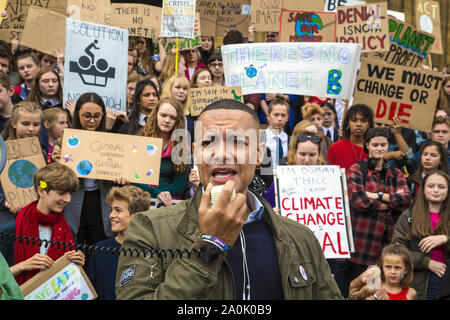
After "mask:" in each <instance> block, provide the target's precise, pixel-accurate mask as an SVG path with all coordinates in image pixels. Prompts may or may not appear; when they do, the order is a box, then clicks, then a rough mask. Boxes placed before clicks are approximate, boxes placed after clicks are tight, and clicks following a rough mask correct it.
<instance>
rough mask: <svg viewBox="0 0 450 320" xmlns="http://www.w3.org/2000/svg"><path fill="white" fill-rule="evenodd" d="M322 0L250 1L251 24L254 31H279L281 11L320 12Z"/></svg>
mask: <svg viewBox="0 0 450 320" xmlns="http://www.w3.org/2000/svg"><path fill="white" fill-rule="evenodd" d="M323 3H324V0H302V1H298V0H252V10H251V11H252V13H251V23H254V24H255V28H256V31H261V32H268V31H272V32H273V31H274V30H277V29H279V27H280V15H281V10H282V9H286V10H307V11H322V10H323Z"/></svg>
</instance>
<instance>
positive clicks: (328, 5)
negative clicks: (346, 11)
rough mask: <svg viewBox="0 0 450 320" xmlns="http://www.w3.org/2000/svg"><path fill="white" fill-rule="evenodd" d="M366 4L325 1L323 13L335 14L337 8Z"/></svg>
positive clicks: (352, 0) (355, 0)
mask: <svg viewBox="0 0 450 320" xmlns="http://www.w3.org/2000/svg"><path fill="white" fill-rule="evenodd" d="M362 4H366V2H365V1H361V0H325V8H324V9H323V10H324V11H329V12H336V11H337V9H338V7H348V6H359V5H362Z"/></svg>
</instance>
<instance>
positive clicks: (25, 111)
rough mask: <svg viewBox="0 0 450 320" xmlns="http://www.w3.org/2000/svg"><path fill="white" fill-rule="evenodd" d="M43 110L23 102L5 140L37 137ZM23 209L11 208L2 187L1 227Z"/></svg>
mask: <svg viewBox="0 0 450 320" xmlns="http://www.w3.org/2000/svg"><path fill="white" fill-rule="evenodd" d="M41 115H42V110H41V108H40V106H39V105H38V104H36V103H34V102H30V101H22V102H20V103H18V104H17V105H16V106H15V107H14V109H13V110H12V113H11V118H10V119H9V121H8V123H7V124H6V127H5V129H4V130H3V132H2V137H3V140H5V141H6V140H14V139H22V138H29V137H35V136H37V135H38V134H39V130H40V129H41ZM20 209H21V208H20V207H11V205H10V204H9V203H8V202H7V201H6V198H5V195H4V193H3V188H1V186H0V225H1V224H4V223H6V222H8V221H10V220H13V219H14V215H12V214H11V213H13V214H16V213H17V212H18V211H19V210H20Z"/></svg>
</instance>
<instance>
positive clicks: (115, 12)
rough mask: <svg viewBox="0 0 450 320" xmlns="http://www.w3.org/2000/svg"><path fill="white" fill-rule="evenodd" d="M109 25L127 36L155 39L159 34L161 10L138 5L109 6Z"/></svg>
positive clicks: (120, 4) (121, 4)
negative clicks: (122, 29)
mask: <svg viewBox="0 0 450 320" xmlns="http://www.w3.org/2000/svg"><path fill="white" fill-rule="evenodd" d="M111 25H113V26H115V27H120V28H124V29H128V34H129V36H138V37H145V38H156V37H157V36H158V35H159V33H160V32H161V8H160V7H155V6H150V5H145V4H138V3H113V4H111Z"/></svg>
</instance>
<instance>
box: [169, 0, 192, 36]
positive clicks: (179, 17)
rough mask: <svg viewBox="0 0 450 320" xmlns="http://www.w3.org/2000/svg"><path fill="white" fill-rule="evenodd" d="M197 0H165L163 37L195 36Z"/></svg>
mask: <svg viewBox="0 0 450 320" xmlns="http://www.w3.org/2000/svg"><path fill="white" fill-rule="evenodd" d="M195 2H196V1H195V0H180V1H178V0H163V7H162V21H161V37H165V38H188V39H192V38H194V26H195Z"/></svg>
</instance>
